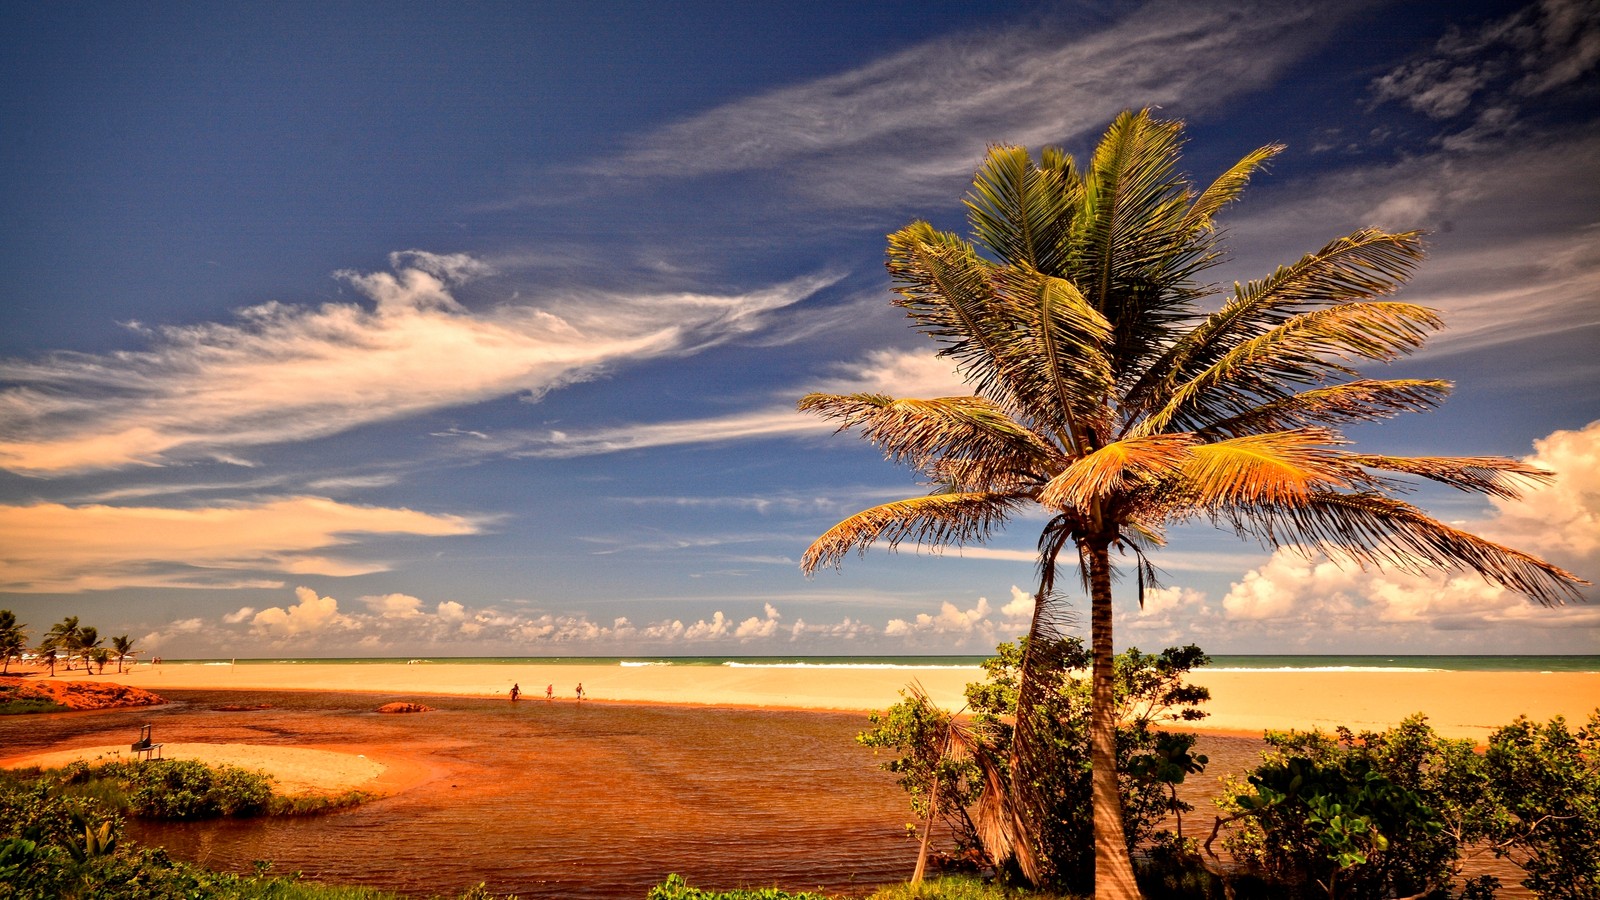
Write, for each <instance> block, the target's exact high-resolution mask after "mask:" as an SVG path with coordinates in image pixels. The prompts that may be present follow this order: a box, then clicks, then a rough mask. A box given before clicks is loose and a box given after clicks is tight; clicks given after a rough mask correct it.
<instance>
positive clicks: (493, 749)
mask: <svg viewBox="0 0 1600 900" xmlns="http://www.w3.org/2000/svg"><path fill="white" fill-rule="evenodd" d="M169 695H170V696H171V697H172V699H174V700H175V701H177V702H175V703H173V704H171V705H169V706H165V707H156V708H152V709H140V710H112V711H106V712H96V713H65V714H59V715H49V716H14V717H6V718H3V719H0V746H4V747H6V748H7V753H8V754H9V753H17V754H21V753H26V752H29V751H31V750H36V749H45V748H48V747H51V746H54V745H57V744H61V743H64V742H70V744H77V745H80V746H87V745H93V744H106V743H124V742H127V741H131V740H132V736H133V735H135V734H137V731H138V726H139V725H140V724H144V723H149V724H152V725H154V726H155V732H156V737H157V739H158V740H164V741H171V742H182V741H212V742H247V743H260V744H283V745H290V746H301V747H317V746H323V747H327V748H330V749H335V748H336V749H340V750H348V751H352V752H367V753H370V754H371V755H373V756H376V757H380V758H383V759H386V760H388V761H391V762H395V763H397V765H396V766H395V767H394V770H395V772H396V774H398V775H400V776H401V777H402V778H403V780H405V781H407V782H408V783H409V786H408V787H407V788H406V789H405V790H402V791H400V792H398V793H397V794H395V795H394V796H391V797H388V798H386V799H383V800H379V801H376V802H373V803H369V804H366V805H364V806H361V807H358V808H356V809H353V810H348V811H344V812H339V813H334V814H330V815H325V816H313V817H305V818H295V819H270V820H266V819H258V820H240V821H220V822H208V823H200V824H191V825H154V824H148V823H146V824H139V825H137V826H136V827H135V829H134V834H135V836H136V837H137V838H138V839H139V840H141V841H143V842H145V843H149V844H156V845H161V846H165V847H167V848H168V849H169V850H170V851H171V852H172V853H173V855H174V856H177V857H178V858H181V859H187V860H191V861H194V862H199V863H201V864H203V865H206V866H209V867H212V868H216V869H224V870H231V871H249V870H250V868H251V863H252V861H253V860H257V859H269V860H272V861H273V862H274V871H275V872H279V873H286V872H295V871H300V872H303V873H304V874H305V876H306V877H308V878H312V879H315V880H317V881H325V882H332V883H344V884H363V885H369V886H373V887H380V888H384V889H388V890H394V891H399V892H403V893H407V894H414V895H422V896H428V895H433V894H448V893H453V892H455V891H458V890H460V889H462V888H464V887H469V886H471V885H474V884H477V883H478V882H480V881H482V882H487V884H488V886H489V888H490V889H491V890H493V891H495V892H498V893H516V894H519V895H521V896H522V897H524V898H534V897H589V898H639V897H642V896H644V894H645V892H646V891H647V890H648V888H649V886H650V885H652V884H655V883H657V882H659V881H661V880H662V879H663V878H664V877H665V876H666V875H667V874H668V873H671V872H678V873H680V874H682V875H684V876H685V877H686V878H688V879H689V880H690V882H691V883H694V884H698V885H701V886H706V887H719V888H726V887H736V886H740V885H772V884H776V885H779V886H782V887H786V888H790V889H805V888H819V889H822V890H825V891H828V892H832V893H849V894H861V893H866V892H868V891H870V890H871V889H872V888H873V887H875V886H877V885H881V884H886V883H890V882H896V881H901V880H904V879H905V878H906V877H907V876H908V875H909V874H910V871H911V867H912V865H913V864H914V862H915V858H916V845H915V843H914V842H913V841H912V840H910V839H909V838H907V837H906V833H905V826H904V823H905V822H906V821H907V820H908V819H909V818H910V812H909V808H908V807H907V806H906V802H905V799H904V795H903V794H901V792H900V790H899V788H897V787H896V786H895V784H894V779H893V776H891V775H889V774H887V773H884V772H882V771H881V770H879V769H878V768H877V767H876V760H874V758H873V757H872V755H871V754H870V753H868V752H867V751H865V750H863V749H862V748H860V747H859V746H858V745H856V743H855V742H854V740H853V739H852V738H853V736H854V735H855V734H856V733H857V732H858V731H860V730H862V729H863V728H864V727H865V726H866V720H865V717H864V716H862V715H857V714H829V713H814V712H766V711H753V710H730V709H692V708H679V707H650V706H620V705H609V704H596V703H586V704H581V705H580V704H577V703H572V702H558V703H553V704H547V703H545V702H543V701H542V700H534V701H531V702H529V701H524V702H521V703H517V704H511V703H508V702H506V701H504V700H500V701H488V700H471V699H437V700H429V701H428V702H429V704H430V705H433V706H437V707H439V709H438V710H437V711H435V712H430V713H424V714H420V715H400V716H388V715H379V714H377V713H375V712H373V710H374V709H376V708H377V707H378V706H379V705H381V704H382V703H386V702H388V701H390V700H392V699H414V698H409V697H408V698H393V697H384V696H374V695H361V694H333V693H329V694H295V693H273V694H259V695H257V694H252V695H251V696H250V697H249V698H247V702H249V703H266V704H270V705H271V708H269V709H264V710H243V711H228V710H224V709H221V708H220V707H224V706H228V705H232V704H239V703H240V702H241V697H240V695H239V694H237V693H207V692H186V691H172V692H169ZM1261 747H1262V743H1261V742H1260V741H1257V740H1253V739H1248V738H1230V737H1216V736H1210V735H1205V736H1202V738H1201V745H1200V751H1201V752H1204V753H1207V754H1209V755H1210V757H1211V765H1210V772H1211V773H1215V774H1208V775H1206V776H1203V777H1202V778H1200V779H1196V780H1194V782H1193V783H1191V784H1190V785H1189V786H1187V787H1188V793H1189V796H1188V799H1189V800H1190V802H1193V803H1195V805H1196V806H1197V807H1198V809H1197V811H1196V813H1195V814H1192V817H1191V818H1189V819H1187V820H1186V821H1185V830H1186V832H1188V833H1190V834H1202V835H1203V833H1204V832H1205V831H1206V830H1208V829H1209V825H1210V820H1211V817H1212V813H1211V812H1210V810H1211V809H1212V807H1211V806H1210V803H1209V800H1210V797H1212V796H1214V795H1215V792H1216V790H1217V787H1216V785H1217V781H1218V776H1219V775H1220V774H1221V773H1225V772H1238V771H1241V770H1243V769H1245V768H1247V767H1249V766H1250V765H1252V764H1254V763H1255V762H1256V758H1257V754H1258V752H1259V750H1260V748H1261ZM1497 874H1501V877H1502V879H1503V880H1504V881H1506V882H1507V883H1508V884H1515V882H1516V880H1517V878H1518V877H1520V876H1519V873H1516V872H1515V871H1512V872H1511V873H1510V877H1507V874H1506V873H1497ZM1514 895H1515V894H1513V893H1512V892H1509V891H1508V892H1506V893H1505V894H1504V896H1507V897H1510V896H1514Z"/></svg>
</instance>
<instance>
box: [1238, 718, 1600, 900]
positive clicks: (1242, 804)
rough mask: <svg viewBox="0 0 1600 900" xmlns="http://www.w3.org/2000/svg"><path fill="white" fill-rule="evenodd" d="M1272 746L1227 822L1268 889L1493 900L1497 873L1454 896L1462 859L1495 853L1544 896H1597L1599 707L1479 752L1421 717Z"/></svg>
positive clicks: (1502, 737) (1528, 728) (1275, 736)
mask: <svg viewBox="0 0 1600 900" xmlns="http://www.w3.org/2000/svg"><path fill="white" fill-rule="evenodd" d="M1267 741H1268V743H1269V744H1270V745H1271V748H1272V749H1271V750H1270V751H1269V752H1268V753H1267V755H1266V758H1265V760H1264V761H1263V763H1262V765H1260V766H1258V767H1257V768H1255V769H1254V770H1252V771H1251V772H1249V773H1248V774H1247V777H1246V780H1245V781H1244V782H1243V783H1237V784H1234V785H1233V786H1232V789H1231V791H1230V792H1229V795H1228V796H1227V797H1226V798H1225V800H1224V809H1227V810H1231V814H1230V815H1229V816H1228V817H1225V818H1223V819H1221V820H1220V821H1219V823H1218V825H1219V829H1220V828H1222V827H1226V828H1228V829H1229V833H1228V836H1227V837H1226V839H1225V840H1224V842H1223V843H1224V846H1226V847H1227V848H1228V849H1229V850H1230V851H1231V852H1232V853H1233V854H1234V855H1235V856H1236V857H1237V858H1239V859H1240V860H1242V861H1244V862H1245V863H1246V864H1247V865H1248V867H1249V869H1250V871H1251V872H1252V873H1254V874H1256V875H1258V876H1260V877H1263V878H1264V879H1265V880H1266V881H1267V882H1268V883H1269V884H1270V885H1272V886H1273V893H1272V895H1273V896H1279V897H1289V896H1303V897H1330V898H1332V897H1338V898H1343V900H1361V898H1372V900H1384V898H1389V897H1409V896H1417V897H1428V898H1430V900H1432V898H1448V897H1455V896H1460V897H1463V898H1486V897H1492V896H1493V895H1494V889H1495V888H1496V887H1498V882H1497V880H1496V879H1494V878H1491V877H1488V876H1484V877H1480V878H1478V879H1474V880H1472V881H1469V882H1468V883H1466V884H1465V885H1463V886H1462V887H1461V892H1460V893H1459V894H1457V893H1455V892H1454V891H1455V890H1456V886H1455V880H1456V878H1457V877H1458V875H1459V874H1460V863H1461V859H1462V858H1463V857H1464V856H1469V855H1473V854H1486V853H1489V854H1494V855H1496V856H1501V857H1508V856H1509V857H1511V858H1513V859H1515V860H1517V862H1518V864H1519V865H1521V866H1522V868H1523V870H1524V871H1525V872H1527V877H1526V878H1524V879H1523V881H1522V884H1523V885H1524V886H1525V887H1527V888H1529V889H1530V890H1532V891H1533V892H1534V893H1535V894H1536V895H1537V896H1539V897H1541V898H1552V900H1600V711H1597V712H1596V713H1595V715H1594V716H1592V717H1591V718H1590V720H1589V722H1588V724H1587V726H1585V727H1582V728H1579V729H1578V730H1577V731H1576V732H1572V731H1569V730H1568V727H1567V724H1566V722H1565V721H1564V720H1562V719H1561V718H1559V717H1558V718H1556V719H1554V720H1552V721H1551V722H1548V723H1545V724H1543V725H1540V724H1536V723H1533V722H1529V721H1528V720H1527V719H1525V718H1524V719H1518V720H1517V721H1515V722H1513V723H1512V724H1510V725H1507V726H1506V727H1504V728H1501V729H1499V730H1498V731H1496V732H1495V733H1494V734H1493V735H1492V736H1491V737H1490V739H1489V746H1488V749H1487V751H1486V752H1485V753H1482V754H1479V753H1477V752H1475V751H1474V749H1473V746H1472V742H1471V741H1465V740H1450V739H1446V738H1440V737H1438V736H1437V735H1435V734H1434V732H1433V729H1431V728H1429V727H1428V725H1427V723H1426V721H1425V719H1424V718H1423V717H1421V716H1415V717H1412V718H1410V719H1407V720H1406V721H1405V722H1403V723H1402V724H1401V725H1399V726H1398V727H1396V728H1393V729H1390V730H1388V731H1384V732H1363V733H1360V734H1356V733H1354V732H1352V731H1350V730H1349V729H1340V730H1339V731H1338V732H1337V736H1336V737H1330V736H1329V735H1326V734H1322V733H1319V732H1310V733H1297V732H1288V733H1282V732H1268V733H1267ZM1208 843H1209V842H1208Z"/></svg>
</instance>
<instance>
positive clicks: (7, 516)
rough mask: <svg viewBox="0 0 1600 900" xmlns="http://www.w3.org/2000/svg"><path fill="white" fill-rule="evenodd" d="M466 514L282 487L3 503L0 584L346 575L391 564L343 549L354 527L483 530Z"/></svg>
mask: <svg viewBox="0 0 1600 900" xmlns="http://www.w3.org/2000/svg"><path fill="white" fill-rule="evenodd" d="M484 524H485V523H484V522H483V521H481V520H475V519H471V518H468V517H464V516H454V515H440V514H435V513H425V512H418V511H416V510H411V509H397V508H385V507H375V506H354V505H350V504H346V503H340V502H337V501H334V500H328V499H325V498H321V497H285V498H280V499H274V500H270V501H264V502H241V503H230V504H227V505H223V506H211V507H201V508H192V509H172V508H167V507H145V506H104V505H88V506H67V505H63V504H59V503H39V504H33V505H26V506H20V505H19V506H12V505H5V506H0V548H3V549H0V590H3V591H15V592H18V593H75V592H81V591H91V590H112V589H116V588H126V587H167V588H209V589H218V588H262V587H281V586H282V584H283V582H282V581H281V579H280V578H279V577H274V576H284V575H302V576H303V575H329V576H347V575H359V574H366V573H370V572H380V571H384V570H386V569H387V568H388V564H386V563H384V562H381V561H373V560H370V559H360V560H357V559H354V558H352V557H350V556H347V555H345V554H344V553H343V552H342V551H344V550H348V549H351V548H353V547H354V546H357V545H359V544H360V543H361V536H363V535H365V536H376V535H415V536H429V537H442V536H449V535H467V534H474V533H477V532H478V531H480V530H481V529H482V527H483V525H484Z"/></svg>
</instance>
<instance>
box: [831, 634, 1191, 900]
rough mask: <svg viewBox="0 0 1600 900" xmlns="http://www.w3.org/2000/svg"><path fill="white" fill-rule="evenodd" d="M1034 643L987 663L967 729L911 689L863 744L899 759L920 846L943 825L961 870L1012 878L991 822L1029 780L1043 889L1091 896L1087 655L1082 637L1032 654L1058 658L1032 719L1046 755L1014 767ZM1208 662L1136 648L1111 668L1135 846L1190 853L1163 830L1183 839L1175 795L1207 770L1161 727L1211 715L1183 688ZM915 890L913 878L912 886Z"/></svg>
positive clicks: (1187, 653) (1125, 804) (972, 689)
mask: <svg viewBox="0 0 1600 900" xmlns="http://www.w3.org/2000/svg"><path fill="white" fill-rule="evenodd" d="M1026 640H1027V639H1024V640H1023V641H1022V642H1019V643H1005V644H1001V645H1000V646H999V647H998V648H997V649H996V654H995V656H994V657H992V658H990V659H988V660H986V661H985V662H984V663H983V668H984V672H985V675H986V678H985V680H984V681H982V682H977V683H974V684H971V685H968V687H967V691H966V698H967V706H966V708H965V710H963V712H965V713H966V721H965V722H963V721H962V720H961V718H959V717H958V716H956V715H953V714H952V713H951V712H949V711H946V710H941V709H939V708H937V707H936V706H935V705H934V704H932V703H931V702H929V701H928V699H927V697H926V696H925V695H923V694H922V693H921V692H920V691H915V690H913V691H908V692H907V696H906V698H905V699H904V700H902V701H901V702H900V703H898V704H896V705H895V706H893V707H891V708H890V709H888V710H886V711H885V712H882V713H877V714H874V715H873V716H872V717H871V723H872V725H873V726H874V727H873V728H872V729H870V730H868V731H865V732H862V733H861V734H860V735H858V737H857V740H858V741H859V742H860V743H861V744H863V745H864V746H867V747H870V748H873V749H874V750H880V751H886V752H889V753H893V754H896V755H895V758H893V759H891V760H889V761H887V762H885V763H884V764H883V765H884V768H885V769H887V770H888V771H890V772H893V773H895V774H896V775H898V776H899V782H900V786H901V787H902V788H903V789H904V790H905V791H906V794H907V796H908V797H909V798H910V800H911V806H912V809H913V811H914V812H915V813H916V815H917V816H918V818H919V819H920V820H921V823H922V826H921V827H922V829H923V834H922V837H923V839H924V841H926V840H927V839H928V837H929V836H930V833H931V831H932V829H933V827H934V823H935V822H936V821H937V822H941V823H943V830H944V831H945V832H946V833H947V834H948V835H949V837H950V844H951V845H952V846H953V847H954V852H952V853H949V854H946V856H945V860H946V862H947V863H949V864H951V865H955V866H958V867H959V866H960V865H962V864H967V865H975V866H977V867H979V868H986V867H988V866H989V865H991V864H992V865H994V866H996V867H998V868H999V869H1000V870H1001V871H1002V872H1003V871H1004V867H1005V866H1006V865H1008V864H1009V863H1010V860H1008V858H1006V857H1005V856H1004V855H1002V854H998V853H995V852H994V849H993V835H994V834H995V832H996V831H997V830H998V829H999V826H998V825H996V824H995V822H994V817H995V816H997V815H1004V814H1005V812H1004V804H1003V803H1001V802H998V801H999V799H1000V798H1004V797H1006V796H1009V795H1011V794H1012V793H1013V789H1012V787H1011V784H1010V782H1011V781H1012V780H1013V779H1016V778H1029V779H1032V780H1033V782H1034V784H1033V786H1032V790H1034V791H1035V792H1037V794H1038V795H1039V796H1040V797H1042V798H1044V800H1045V803H1046V806H1045V818H1044V822H1045V827H1042V828H1040V829H1038V830H1037V831H1036V832H1033V833H1031V834H1030V835H1029V840H1031V841H1032V842H1033V843H1032V846H1031V847H1030V848H1029V851H1028V852H1030V853H1032V854H1033V855H1035V856H1036V857H1038V858H1039V859H1040V860H1041V861H1042V862H1043V863H1044V865H1045V868H1046V870H1047V871H1049V872H1051V873H1053V874H1052V875H1051V877H1050V878H1049V880H1048V881H1047V882H1046V883H1045V884H1044V885H1041V886H1044V887H1048V888H1051V889H1055V890H1064V891H1076V892H1080V893H1086V892H1089V891H1092V890H1093V887H1094V884H1093V875H1092V872H1093V868H1092V863H1093V860H1094V857H1093V845H1092V843H1091V841H1090V840H1089V829H1090V827H1091V826H1090V809H1091V806H1092V803H1093V799H1092V794H1093V785H1092V782H1091V779H1092V773H1091V764H1090V750H1089V742H1090V727H1091V724H1092V718H1093V710H1092V706H1093V694H1092V688H1091V686H1090V684H1089V682H1088V679H1086V678H1084V677H1082V676H1081V674H1075V673H1083V672H1085V671H1086V670H1087V669H1088V667H1089V665H1090V653H1089V651H1088V649H1087V648H1086V647H1085V646H1084V644H1083V641H1082V640H1080V639H1078V638H1075V637H1067V638H1059V639H1048V638H1047V639H1046V640H1051V646H1048V647H1042V648H1033V649H1032V652H1033V653H1035V654H1036V655H1038V656H1040V657H1043V658H1046V659H1049V660H1051V665H1049V666H1047V667H1044V668H1042V669H1041V670H1040V672H1041V676H1040V677H1041V680H1042V686H1043V688H1044V689H1043V690H1042V691H1041V692H1040V697H1039V701H1038V702H1037V703H1036V704H1035V705H1034V706H1033V707H1032V709H1031V710H1030V711H1029V714H1030V715H1031V716H1033V717H1034V719H1035V722H1034V724H1033V734H1034V736H1035V739H1036V740H1037V741H1038V749H1037V751H1036V753H1035V754H1034V755H1033V756H1032V757H1030V759H1029V761H1028V767H1027V768H1019V767H1013V765H1012V761H1013V760H1015V756H1014V755H1013V754H1012V753H1011V746H1012V742H1013V741H1014V740H1015V739H1016V734H1017V731H1018V730H1019V725H1018V724H1017V723H1018V719H1017V716H1018V715H1019V713H1018V698H1019V696H1020V694H1021V690H1022V684H1021V681H1022V667H1023V665H1024V658H1025V657H1026V656H1027V655H1028V653H1029V648H1027V647H1026V646H1025V644H1026ZM1206 662H1207V657H1206V655H1205V653H1204V652H1203V651H1201V650H1200V648H1198V647H1195V646H1192V645H1191V646H1187V647H1172V648H1168V649H1166V650H1163V651H1162V652H1160V653H1157V654H1148V653H1143V652H1141V651H1140V650H1139V649H1138V648H1129V649H1128V650H1126V651H1124V652H1123V653H1121V654H1118V656H1117V657H1116V659H1115V661H1114V663H1115V665H1114V670H1115V676H1116V680H1115V682H1114V687H1115V693H1114V702H1115V711H1116V721H1117V734H1116V752H1117V772H1118V783H1117V787H1118V792H1119V794H1120V804H1119V805H1120V808H1121V811H1122V817H1123V821H1122V833H1123V834H1124V835H1126V839H1127V840H1128V841H1129V845H1130V847H1134V846H1147V847H1148V846H1158V847H1170V848H1180V847H1187V846H1189V845H1188V844H1187V843H1185V842H1184V841H1183V839H1182V838H1181V837H1180V836H1179V835H1176V834H1173V833H1170V832H1166V831H1163V830H1161V829H1160V827H1159V826H1160V825H1161V823H1162V822H1163V820H1164V819H1166V818H1167V817H1168V816H1169V815H1175V816H1177V817H1178V819H1177V821H1178V822H1179V823H1180V825H1179V828H1180V830H1181V828H1182V825H1181V822H1182V815H1183V814H1184V813H1186V812H1191V811H1192V809H1193V808H1192V807H1191V806H1190V805H1189V804H1187V803H1185V802H1183V801H1182V800H1180V799H1179V798H1178V797H1177V793H1176V787H1177V785H1179V784H1182V783H1183V781H1184V780H1185V779H1186V778H1187V777H1188V776H1190V775H1193V774H1198V773H1199V772H1201V771H1203V770H1204V768H1205V765H1206V763H1207V759H1206V757H1205V756H1204V755H1202V754H1197V753H1195V752H1194V743H1195V735H1194V734H1193V733H1192V732H1173V731H1166V730H1163V729H1162V728H1161V726H1162V725H1165V724H1171V723H1177V722H1194V721H1198V720H1199V719H1201V718H1203V717H1204V715H1205V713H1204V712H1203V710H1201V708H1200V707H1201V704H1203V703H1204V702H1205V701H1206V700H1207V699H1209V697H1210V694H1209V692H1208V691H1207V690H1206V689H1205V688H1203V687H1200V686H1197V685H1191V684H1188V683H1187V682H1186V681H1185V678H1186V676H1187V675H1188V673H1189V672H1191V671H1192V670H1194V669H1195V668H1197V667H1200V666H1203V665H1205V663H1206ZM963 729H965V730H966V731H968V732H970V736H969V737H968V738H966V739H965V740H964V742H963V743H964V745H965V747H966V748H967V749H966V751H965V752H963V753H960V754H951V753H949V752H947V751H946V750H945V749H944V748H945V747H946V746H948V738H947V737H946V735H948V734H950V733H951V732H952V731H955V732H958V733H959V732H960V731H961V730H963ZM917 880H918V879H916V878H915V876H913V879H912V882H913V884H914V883H916V881H917Z"/></svg>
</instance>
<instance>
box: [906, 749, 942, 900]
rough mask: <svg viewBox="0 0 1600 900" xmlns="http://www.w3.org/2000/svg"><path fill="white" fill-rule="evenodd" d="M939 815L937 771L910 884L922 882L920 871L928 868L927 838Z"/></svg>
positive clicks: (931, 834)
mask: <svg viewBox="0 0 1600 900" xmlns="http://www.w3.org/2000/svg"><path fill="white" fill-rule="evenodd" d="M938 815H939V773H938V772H937V771H935V772H934V773H933V792H932V793H931V795H930V796H929V797H928V821H926V822H924V823H922V848H921V849H919V850H918V851H917V870H916V871H915V872H912V873H911V885H912V886H913V887H915V886H916V885H919V884H921V883H922V873H923V872H925V871H926V870H927V868H928V838H930V837H932V836H933V822H934V819H935V818H937V817H938Z"/></svg>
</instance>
